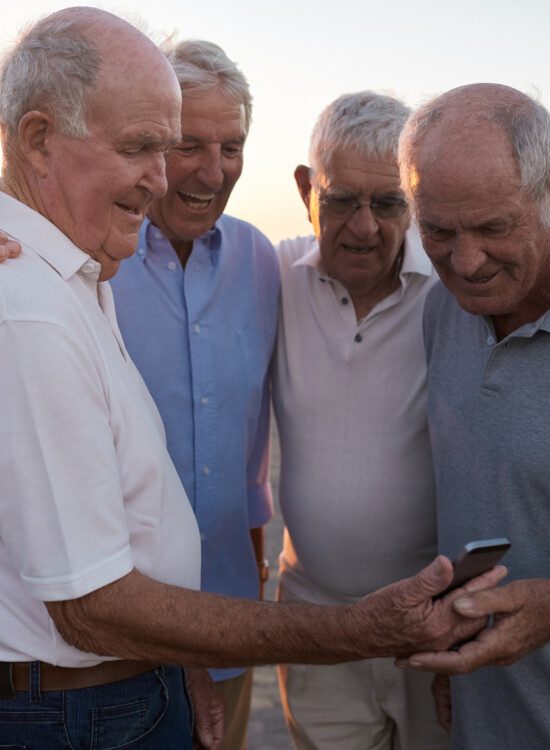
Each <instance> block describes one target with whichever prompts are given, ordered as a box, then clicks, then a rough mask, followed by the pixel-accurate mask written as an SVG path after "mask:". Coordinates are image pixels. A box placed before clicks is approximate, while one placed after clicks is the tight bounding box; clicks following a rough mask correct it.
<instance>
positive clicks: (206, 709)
mask: <svg viewBox="0 0 550 750" xmlns="http://www.w3.org/2000/svg"><path fill="white" fill-rule="evenodd" d="M185 675H186V678H187V688H188V690H189V695H190V697H191V702H192V703H193V709H194V712H195V726H194V730H193V747H194V748H196V749H197V750H207V749H208V750H219V748H221V746H222V741H223V736H224V731H225V730H224V713H225V707H224V705H223V700H222V698H221V696H220V695H219V694H218V693H217V692H216V688H215V686H214V681H213V680H212V678H211V677H210V675H209V674H208V672H207V671H206V669H190V668H186V670H185Z"/></svg>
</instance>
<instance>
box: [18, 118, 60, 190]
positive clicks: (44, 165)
mask: <svg viewBox="0 0 550 750" xmlns="http://www.w3.org/2000/svg"><path fill="white" fill-rule="evenodd" d="M53 132H54V121H53V119H52V117H51V116H50V115H48V114H46V113H45V112H40V111H38V110H35V111H32V112H26V113H25V114H24V115H23V117H22V118H21V121H20V123H19V127H18V136H19V148H20V149H21V153H22V154H23V156H24V157H25V159H26V160H27V161H28V162H29V164H30V165H31V166H32V168H33V169H34V171H35V173H36V175H37V177H45V176H46V174H47V171H48V157H49V155H50V147H49V141H50V138H51V136H52V134H53Z"/></svg>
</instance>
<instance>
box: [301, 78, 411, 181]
mask: <svg viewBox="0 0 550 750" xmlns="http://www.w3.org/2000/svg"><path fill="white" fill-rule="evenodd" d="M410 112H411V110H410V109H409V107H407V106H406V105H405V104H403V102H401V101H399V100H398V99H394V98H393V97H391V96H384V95H382V94H376V93H374V92H373V91H359V92H358V93H356V94H344V95H343V96H340V97H338V99H335V101H333V102H332V103H331V104H329V105H328V107H326V108H325V109H324V110H323V111H322V112H321V115H320V116H319V119H318V120H317V122H316V123H315V127H314V128H313V133H312V135H311V141H310V148H309V160H310V165H311V167H312V169H313V171H314V172H319V171H321V170H322V169H323V167H324V166H326V164H327V161H328V159H330V157H331V155H332V154H333V153H334V151H335V150H337V149H339V148H345V149H348V148H349V149H354V150H356V151H358V152H359V153H360V154H362V155H364V156H366V157H368V158H369V159H373V160H380V159H387V158H388V157H389V158H391V159H395V161H397V145H398V142H399V134H400V133H401V130H402V128H403V126H404V124H405V122H406V120H407V117H408V116H409V114H410Z"/></svg>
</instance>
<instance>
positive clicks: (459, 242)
mask: <svg viewBox="0 0 550 750" xmlns="http://www.w3.org/2000/svg"><path fill="white" fill-rule="evenodd" d="M450 260H451V265H452V268H453V271H454V272H455V273H456V274H458V275H459V276H462V277H463V278H470V277H473V276H475V274H476V273H477V272H478V271H479V270H480V269H481V268H482V267H483V266H484V265H485V263H486V261H487V253H486V252H485V250H484V249H483V246H482V239H481V238H479V237H475V236H473V235H472V234H469V233H467V232H459V233H457V234H456V236H455V238H454V242H453V246H452V249H451V258H450Z"/></svg>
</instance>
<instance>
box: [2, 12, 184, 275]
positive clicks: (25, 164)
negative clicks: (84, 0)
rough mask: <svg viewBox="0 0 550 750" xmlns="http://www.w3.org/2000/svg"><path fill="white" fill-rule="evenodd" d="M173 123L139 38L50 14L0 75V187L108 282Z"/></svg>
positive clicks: (158, 59) (166, 78)
mask: <svg viewBox="0 0 550 750" xmlns="http://www.w3.org/2000/svg"><path fill="white" fill-rule="evenodd" d="M180 115H181V91H180V87H179V84H178V81H177V78H176V75H175V73H174V71H173V69H172V67H171V66H170V64H169V63H168V61H167V60H166V57H165V56H164V55H163V54H162V52H161V51H160V50H159V49H157V47H156V46H155V45H154V44H153V43H152V42H151V41H150V40H149V39H148V38H147V37H146V36H144V35H143V34H142V33H141V32H140V31H138V30H137V29H136V28H134V27H133V26H131V25H130V24H129V23H127V22H126V21H123V20H122V19H120V18H117V17H116V16H113V15H112V14H110V13H106V12H104V11H101V10H97V9H93V8H68V9H65V10H62V11H59V12H58V13H54V14H52V15H51V16H48V17H46V18H44V19H42V20H41V21H39V22H38V23H37V24H36V25H34V26H33V27H32V28H30V29H29V30H27V31H26V33H25V34H23V35H22V36H21V38H20V39H19V41H18V42H17V44H16V45H15V47H14V49H13V50H12V51H11V52H10V53H9V54H8V56H7V58H6V60H5V62H4V66H3V69H2V73H1V75H0V122H1V125H2V136H3V146H4V167H3V189H4V190H6V191H7V192H9V193H11V194H12V195H13V196H14V197H15V198H17V199H18V200H20V201H22V202H23V203H26V204H27V205H28V206H29V207H31V208H32V209H34V210H36V211H38V212H39V213H41V214H42V215H43V216H45V217H46V218H47V219H48V220H49V221H51V222H52V223H53V224H55V225H56V226H57V227H58V228H59V229H60V230H61V231H62V232H63V233H64V234H66V235H67V236H68V237H69V238H70V239H71V240H72V241H73V243H74V244H75V245H76V246H77V247H79V248H80V249H82V250H84V251H85V252H87V253H88V254H89V255H91V256H92V257H93V258H95V259H96V260H98V261H99V262H100V263H101V265H102V269H103V271H102V278H108V277H109V276H111V275H112V274H113V273H114V272H115V271H116V269H117V267H118V263H119V262H120V260H121V259H122V258H125V257H127V256H128V255H131V254H132V253H133V252H134V250H135V248H136V246H137V236H138V231H139V227H140V225H141V223H142V221H143V219H144V218H145V215H146V213H147V210H148V208H149V206H150V204H151V200H152V199H153V198H154V197H160V196H161V195H163V194H164V192H165V191H166V175H165V162H164V153H165V151H166V150H167V149H169V148H170V147H171V146H172V145H175V144H176V143H178V142H179V140H180V138H181V123H180Z"/></svg>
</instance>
